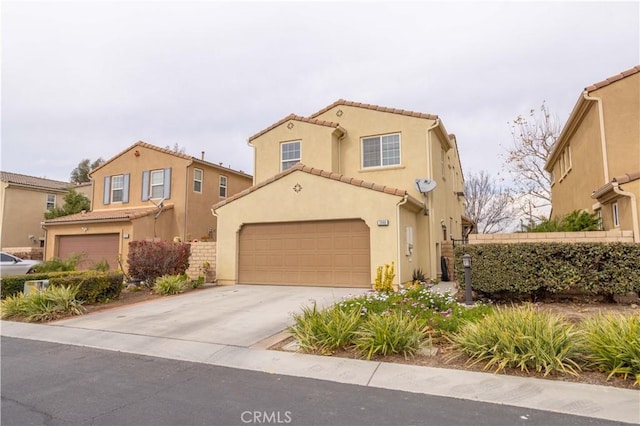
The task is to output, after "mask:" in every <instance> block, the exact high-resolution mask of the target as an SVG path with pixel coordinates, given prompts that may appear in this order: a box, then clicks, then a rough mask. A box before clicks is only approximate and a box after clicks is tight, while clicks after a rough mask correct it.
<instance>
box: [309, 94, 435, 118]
mask: <svg viewBox="0 0 640 426" xmlns="http://www.w3.org/2000/svg"><path fill="white" fill-rule="evenodd" d="M339 105H345V106H353V107H357V108H365V109H370V110H373V111H381V112H390V113H392V114H401V115H406V116H409V117H417V118H426V119H428V120H436V119H437V118H438V116H437V115H433V114H424V113H422V112H415V111H407V110H404V109H396V108H387V107H383V106H379V105H372V104H363V103H360V102H351V101H345V100H344V99H338V100H337V101H335V102H334V103H332V104H331V105H329V106H327V107H324V108H322V109H321V110H320V111H318V112H316V113H313V114H311V115H310V116H309V117H310V118H315V117H317V116H319V115H321V114H324V113H325V112H327V111H329V110H330V109H331V108H334V107H336V106H339Z"/></svg>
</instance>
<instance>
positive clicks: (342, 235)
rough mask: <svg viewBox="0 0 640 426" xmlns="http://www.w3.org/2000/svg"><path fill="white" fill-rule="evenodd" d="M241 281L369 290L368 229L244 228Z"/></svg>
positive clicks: (350, 224) (358, 223)
mask: <svg viewBox="0 0 640 426" xmlns="http://www.w3.org/2000/svg"><path fill="white" fill-rule="evenodd" d="M239 244H240V248H239V250H240V254H239V277H238V279H239V282H240V283H242V284H275V285H278V284H284V285H308V286H330V287H369V286H370V285H371V277H370V274H371V268H370V254H369V227H368V226H367V225H366V224H365V223H364V221H362V220H332V221H316V222H287V223H259V224H247V225H244V226H243V227H242V229H241V230H240V242H239Z"/></svg>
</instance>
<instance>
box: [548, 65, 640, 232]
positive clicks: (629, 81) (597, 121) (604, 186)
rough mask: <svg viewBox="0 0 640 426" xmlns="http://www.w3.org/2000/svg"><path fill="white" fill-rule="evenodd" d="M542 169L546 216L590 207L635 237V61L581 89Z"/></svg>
mask: <svg viewBox="0 0 640 426" xmlns="http://www.w3.org/2000/svg"><path fill="white" fill-rule="evenodd" d="M545 169H546V170H547V171H548V172H550V173H551V176H552V185H551V200H552V216H564V215H566V214H568V213H570V212H572V211H574V210H584V211H587V212H590V213H592V212H596V213H598V215H599V216H600V218H601V221H602V228H603V229H604V230H616V229H619V230H623V231H625V230H632V231H633V235H634V241H636V242H640V230H639V229H638V210H639V209H640V204H639V203H640V65H639V66H636V67H634V68H631V69H629V70H627V71H624V72H622V73H620V74H618V75H615V76H613V77H610V78H608V79H606V80H604V81H601V82H599V83H596V84H594V85H591V86H589V87H587V88H585V89H584V91H583V92H582V93H581V95H580V97H579V98H578V102H577V103H576V105H575V107H574V108H573V111H572V112H571V115H570V116H569V119H568V120H567V123H566V124H565V126H564V128H563V129H562V132H561V133H560V136H559V137H558V140H557V141H556V145H555V147H554V149H553V151H552V152H551V155H550V156H549V159H548V160H547V163H546V165H545Z"/></svg>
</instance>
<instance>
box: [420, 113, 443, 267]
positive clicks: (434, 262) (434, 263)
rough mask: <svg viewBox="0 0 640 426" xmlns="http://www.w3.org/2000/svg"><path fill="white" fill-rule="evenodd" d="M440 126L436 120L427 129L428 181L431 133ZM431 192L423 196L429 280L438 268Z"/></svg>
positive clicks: (431, 164) (431, 175)
mask: <svg viewBox="0 0 640 426" xmlns="http://www.w3.org/2000/svg"><path fill="white" fill-rule="evenodd" d="M439 125H440V119H439V118H436V121H434V122H433V124H432V125H431V126H430V127H428V128H427V175H428V176H429V179H433V180H435V178H434V176H433V156H432V155H431V154H432V143H431V131H432V130H433V129H435V128H437V127H438V126H439ZM430 194H432V192H429V193H427V194H424V202H425V205H426V208H427V211H428V212H429V220H428V222H429V244H428V247H429V269H430V272H431V277H430V278H437V276H438V266H437V259H436V258H435V244H434V240H435V237H434V224H433V220H434V215H433V210H432V209H431V207H432V206H431V204H432V203H431V195H430Z"/></svg>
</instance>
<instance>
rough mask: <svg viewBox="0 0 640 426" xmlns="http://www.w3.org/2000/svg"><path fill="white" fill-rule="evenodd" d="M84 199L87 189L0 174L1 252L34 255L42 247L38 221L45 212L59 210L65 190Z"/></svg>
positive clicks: (37, 178)
mask: <svg viewBox="0 0 640 426" xmlns="http://www.w3.org/2000/svg"><path fill="white" fill-rule="evenodd" d="M70 187H72V188H74V189H75V190H76V191H78V192H79V193H81V194H83V195H85V196H87V195H88V194H89V193H90V190H91V188H90V185H89V186H87V185H75V184H73V183H71V182H63V181H59V180H53V179H46V178H40V177H35V176H28V175H23V174H19V173H11V172H0V216H1V219H0V237H1V239H2V243H1V244H2V250H3V251H11V252H21V253H22V252H32V251H33V252H37V251H40V252H41V251H42V248H41V247H44V230H43V229H42V225H41V223H42V221H43V220H44V214H45V212H46V211H47V210H51V209H53V208H54V207H62V206H63V204H64V196H65V195H66V193H67V190H68V188H70ZM40 254H42V253H40Z"/></svg>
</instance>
